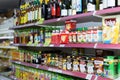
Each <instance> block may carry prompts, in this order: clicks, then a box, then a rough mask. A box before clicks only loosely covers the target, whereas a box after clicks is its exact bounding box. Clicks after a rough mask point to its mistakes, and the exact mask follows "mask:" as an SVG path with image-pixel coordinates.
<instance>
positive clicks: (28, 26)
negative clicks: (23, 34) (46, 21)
mask: <svg viewBox="0 0 120 80" xmlns="http://www.w3.org/2000/svg"><path fill="white" fill-rule="evenodd" d="M44 26H45V25H40V24H39V23H38V22H37V23H29V24H25V25H19V26H14V27H11V28H10V29H11V30H15V29H24V28H37V27H44Z"/></svg>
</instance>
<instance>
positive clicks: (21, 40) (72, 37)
mask: <svg viewBox="0 0 120 80" xmlns="http://www.w3.org/2000/svg"><path fill="white" fill-rule="evenodd" d="M94 42H102V28H101V27H99V26H96V27H89V28H87V27H83V28H77V29H76V30H74V31H68V30H62V29H60V28H56V27H54V28H53V27H50V28H39V29H31V30H30V29H29V30H28V29H26V30H24V31H23V30H22V31H16V34H15V36H14V43H15V44H16V43H18V44H35V45H40V44H45V43H48V44H68V43H94Z"/></svg>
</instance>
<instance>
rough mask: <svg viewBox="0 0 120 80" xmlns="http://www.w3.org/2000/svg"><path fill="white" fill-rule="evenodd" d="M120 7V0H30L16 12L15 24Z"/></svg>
mask: <svg viewBox="0 0 120 80" xmlns="http://www.w3.org/2000/svg"><path fill="white" fill-rule="evenodd" d="M117 6H120V2H119V0H110V1H109V0H28V1H24V2H23V3H22V4H21V7H20V11H17V12H16V18H15V24H16V25H21V24H26V23H31V22H36V21H39V20H40V19H41V18H42V19H44V20H47V19H52V18H59V17H65V16H70V15H75V14H80V13H85V12H89V11H95V10H99V9H103V8H111V7H117Z"/></svg>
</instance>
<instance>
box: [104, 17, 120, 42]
mask: <svg viewBox="0 0 120 80" xmlns="http://www.w3.org/2000/svg"><path fill="white" fill-rule="evenodd" d="M102 22H103V43H107V44H110V43H111V44H118V43H119V42H120V41H119V38H120V35H119V33H120V15H115V16H114V15H113V16H105V17H103V21H102Z"/></svg>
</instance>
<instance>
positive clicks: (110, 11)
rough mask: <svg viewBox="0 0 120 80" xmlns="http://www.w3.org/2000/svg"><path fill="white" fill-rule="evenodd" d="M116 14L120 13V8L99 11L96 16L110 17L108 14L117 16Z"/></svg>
mask: <svg viewBox="0 0 120 80" xmlns="http://www.w3.org/2000/svg"><path fill="white" fill-rule="evenodd" d="M118 13H120V7H115V8H108V9H104V10H99V11H97V12H96V15H110V14H118Z"/></svg>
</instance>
